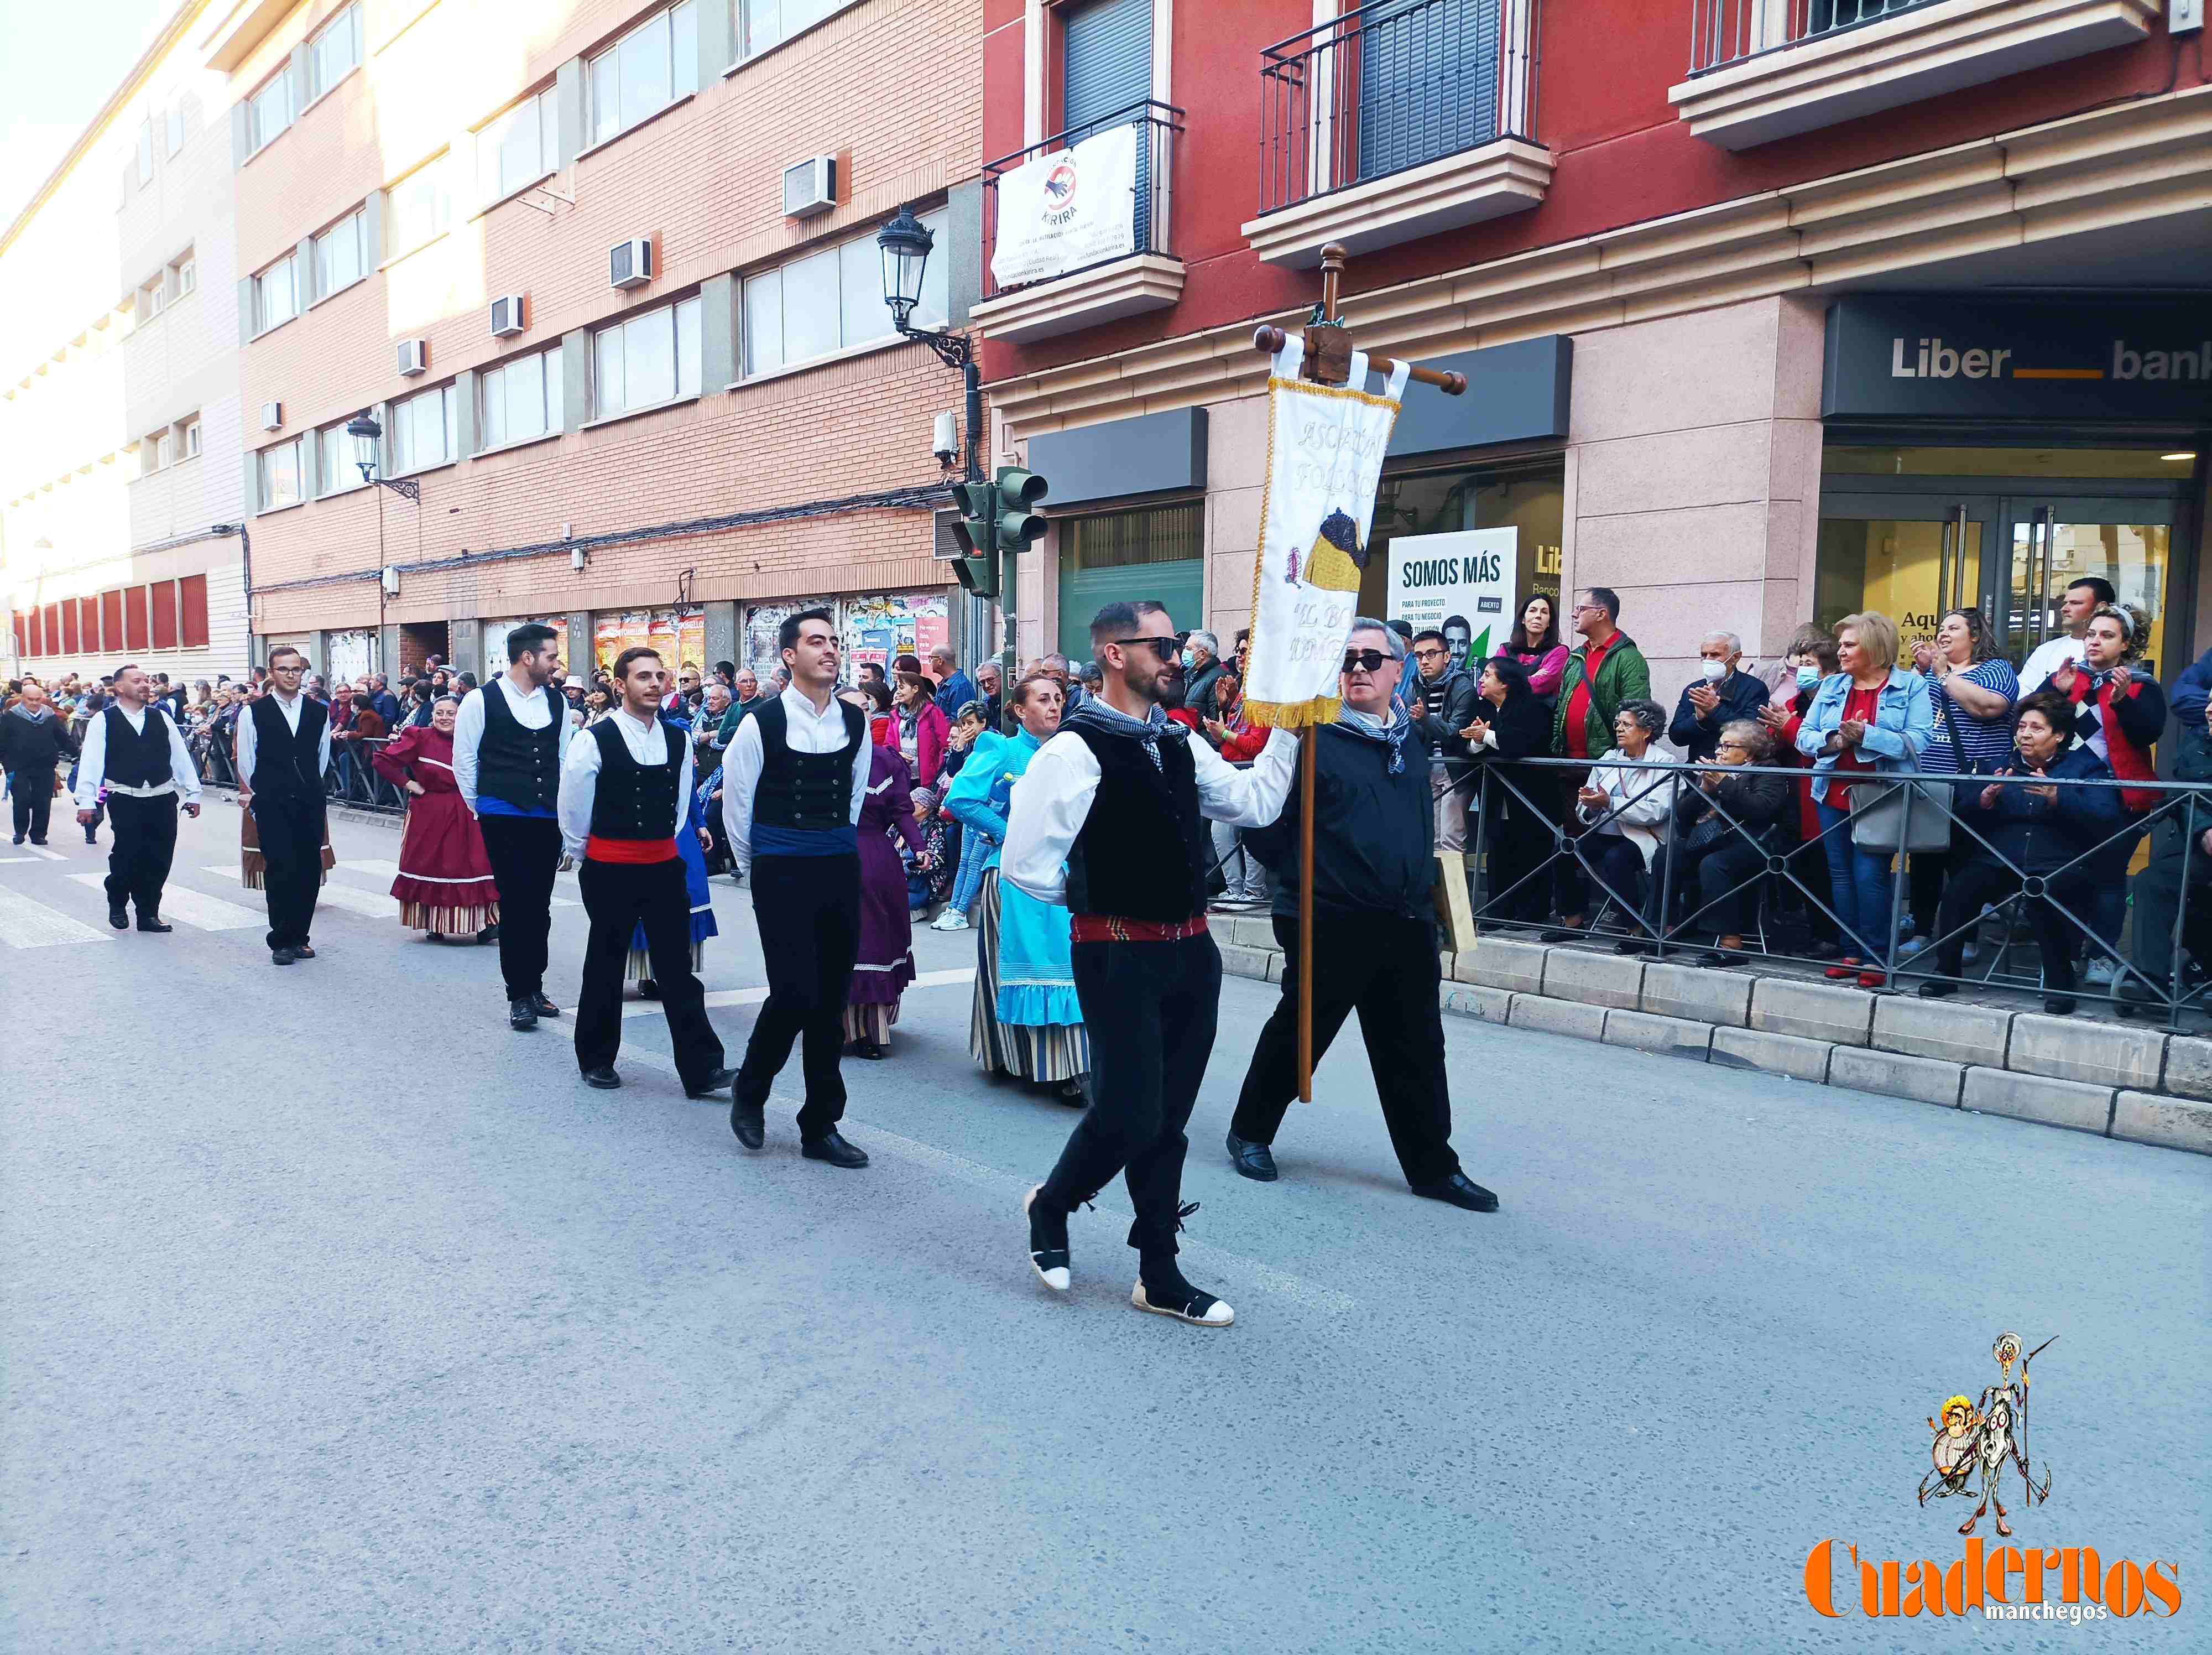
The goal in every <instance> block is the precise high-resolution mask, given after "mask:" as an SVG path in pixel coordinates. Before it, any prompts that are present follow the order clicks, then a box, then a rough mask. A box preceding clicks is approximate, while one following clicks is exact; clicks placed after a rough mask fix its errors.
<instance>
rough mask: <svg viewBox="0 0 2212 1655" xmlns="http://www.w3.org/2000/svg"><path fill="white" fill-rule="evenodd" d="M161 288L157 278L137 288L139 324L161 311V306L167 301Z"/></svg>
mask: <svg viewBox="0 0 2212 1655" xmlns="http://www.w3.org/2000/svg"><path fill="white" fill-rule="evenodd" d="M162 289H163V283H161V282H160V281H158V280H156V281H153V282H149V283H147V284H146V285H145V286H144V287H143V288H140V289H138V326H141V327H143V326H145V325H146V324H147V323H149V322H150V321H152V320H153V319H155V317H156V316H159V315H160V314H161V307H162V306H163V305H165V304H166V303H167V302H168V301H167V297H166V295H164V293H163V290H162Z"/></svg>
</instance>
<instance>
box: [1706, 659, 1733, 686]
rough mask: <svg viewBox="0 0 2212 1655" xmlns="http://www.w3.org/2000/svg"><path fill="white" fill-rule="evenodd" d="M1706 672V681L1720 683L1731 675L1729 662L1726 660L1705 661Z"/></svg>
mask: <svg viewBox="0 0 2212 1655" xmlns="http://www.w3.org/2000/svg"><path fill="white" fill-rule="evenodd" d="M1728 675H1729V669H1728V663H1727V662H1726V661H1724V660H1709V661H1707V662H1706V663H1705V682H1706V683H1708V684H1718V683H1719V682H1720V681H1721V680H1722V679H1723V678H1726V677H1727V676H1728Z"/></svg>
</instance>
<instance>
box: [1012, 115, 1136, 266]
mask: <svg viewBox="0 0 2212 1655" xmlns="http://www.w3.org/2000/svg"><path fill="white" fill-rule="evenodd" d="M1137 132H1138V128H1137V127H1136V126H1135V125H1123V126H1111V127H1109V128H1107V130H1106V131H1103V132H1100V133H1098V134H1097V136H1095V137H1087V138H1085V139H1084V140H1083V142H1082V143H1079V144H1077V145H1075V146H1074V147H1073V149H1060V150H1057V151H1055V152H1054V153H1053V154H1051V155H1039V156H1038V157H1037V158H1036V160H1035V161H1029V162H1027V163H1025V164H1024V165H1023V166H1020V167H1016V168H1015V169H1014V170H1013V171H1012V172H1011V173H1002V174H1000V179H999V189H998V197H999V237H998V245H997V246H995V247H994V248H993V249H992V253H991V279H992V280H993V281H994V282H995V283H998V285H999V286H1000V288H1011V287H1016V286H1018V285H1020V284H1021V283H1024V282H1042V281H1046V280H1048V279H1049V278H1051V277H1055V276H1065V275H1066V273H1067V272H1068V271H1074V270H1084V269H1086V268H1088V267H1089V266H1091V265H1103V264H1104V263H1105V262H1106V261H1107V260H1109V259H1126V258H1127V257H1128V255H1129V254H1130V253H1133V252H1135V251H1136V246H1137V205H1136V203H1137Z"/></svg>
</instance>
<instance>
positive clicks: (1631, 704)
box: [1544, 699, 1680, 942]
mask: <svg viewBox="0 0 2212 1655" xmlns="http://www.w3.org/2000/svg"><path fill="white" fill-rule="evenodd" d="M1666 727H1667V709H1665V708H1663V707H1662V706H1661V705H1660V704H1659V703H1657V702H1656V701H1646V700H1642V699H1638V700H1631V701H1624V702H1622V703H1620V712H1618V713H1616V714H1615V715H1613V747H1612V748H1611V749H1610V750H1609V751H1607V753H1606V755H1605V757H1604V758H1602V759H1601V760H1600V761H1599V762H1598V763H1597V764H1593V765H1591V766H1590V770H1589V776H1588V777H1587V778H1586V779H1585V780H1584V781H1583V785H1582V788H1581V789H1580V790H1579V791H1578V792H1577V794H1576V796H1575V819H1576V821H1577V822H1578V823H1580V824H1582V826H1583V829H1584V830H1585V831H1584V832H1583V834H1582V837H1579V838H1577V840H1576V841H1575V856H1576V859H1577V861H1580V862H1581V863H1582V865H1583V867H1586V868H1588V869H1589V871H1590V873H1593V874H1594V875H1595V876H1596V879H1597V882H1598V885H1599V888H1600V889H1601V890H1602V891H1604V892H1605V894H1606V902H1605V905H1604V907H1603V908H1601V910H1599V912H1598V916H1597V917H1596V918H1595V919H1594V920H1593V921H1591V922H1590V929H1591V930H1593V931H1599V930H1604V929H1607V925H1606V921H1607V917H1608V916H1609V913H1610V912H1611V911H1613V910H1618V909H1620V908H1636V907H1640V906H1642V904H1643V902H1644V879H1645V876H1646V874H1647V873H1648V872H1649V871H1650V867H1651V862H1652V859H1653V857H1654V856H1656V855H1657V854H1658V850H1659V836H1660V834H1661V833H1662V831H1664V829H1665V827H1666V824H1667V818H1668V815H1669V814H1670V813H1671V812H1672V811H1673V810H1674V788H1675V784H1674V778H1673V777H1672V776H1668V775H1667V774H1666V773H1665V771H1664V770H1662V769H1661V767H1662V766H1669V767H1671V766H1673V765H1675V764H1680V760H1679V759H1677V758H1675V757H1674V754H1672V753H1670V752H1668V751H1666V750H1665V749H1664V748H1661V747H1655V746H1653V745H1651V744H1652V742H1653V740H1654V739H1656V737H1657V736H1658V735H1659V733H1660V732H1661V731H1662V730H1664V729H1665V728H1666ZM1582 934H1583V933H1582V932H1580V931H1579V930H1577V929H1575V928H1571V927H1569V928H1562V929H1559V930H1553V931H1547V932H1545V933H1544V940H1545V941H1547V942H1565V941H1569V940H1572V939H1574V938H1577V937H1579V936H1581V935H1582Z"/></svg>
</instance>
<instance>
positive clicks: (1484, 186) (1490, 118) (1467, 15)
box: [1243, 0, 1552, 269]
mask: <svg viewBox="0 0 2212 1655" xmlns="http://www.w3.org/2000/svg"><path fill="white" fill-rule="evenodd" d="M1537 5H1538V0H1372V3H1370V4H1368V5H1364V6H1361V7H1358V9H1354V10H1351V11H1347V12H1345V13H1344V14H1343V15H1340V16H1337V17H1334V18H1331V19H1330V20H1329V21H1328V22H1325V23H1322V24H1319V25H1317V26H1316V27H1313V28H1310V29H1308V30H1306V31H1305V32H1304V33H1302V34H1294V35H1292V36H1291V38H1290V39H1289V40H1282V41H1279V42H1278V43H1276V44H1275V45H1273V46H1269V47H1267V50H1266V51H1265V52H1262V53H1261V63H1260V82H1261V125H1260V216H1258V217H1257V218H1255V219H1254V220H1253V221H1252V222H1250V223H1249V224H1246V225H1244V226H1243V233H1244V235H1245V238H1246V239H1247V240H1249V241H1250V242H1251V244H1252V246H1253V247H1254V249H1255V251H1256V252H1257V253H1259V254H1260V256H1261V258H1262V259H1266V260H1267V262H1268V263H1269V264H1273V265H1287V266H1291V267H1292V268H1300V269H1304V268H1310V267H1312V266H1314V265H1318V264H1319V263H1320V262H1321V250H1322V247H1323V246H1325V245H1326V244H1328V242H1331V241H1337V242H1341V243H1342V244H1343V245H1344V246H1346V248H1348V249H1349V250H1350V251H1352V252H1353V253H1364V252H1368V251H1370V250H1372V249H1374V248H1376V247H1387V246H1395V244H1397V243H1399V242H1401V241H1412V240H1417V239H1419V237H1421V236H1425V235H1433V234H1436V233H1437V232H1438V231H1440V230H1448V229H1455V228H1459V227H1460V226H1462V225H1466V224H1473V223H1477V222H1480V221H1481V220H1483V219H1486V218H1496V217H1498V216H1502V215H1504V214H1506V213H1514V212H1522V211H1526V210H1528V208H1531V207H1534V206H1535V205H1537V204H1539V203H1540V202H1541V201H1542V200H1543V198H1544V192H1545V191H1546V189H1547V187H1548V186H1550V183H1551V178H1552V157H1551V155H1550V152H1549V151H1547V150H1546V149H1544V148H1543V147H1542V146H1541V144H1539V143H1537V142H1536V119H1535V117H1536V78H1537V76H1536V67H1537V66H1536V41H1537V40H1538V32H1537V21H1538V19H1537V15H1536V12H1537Z"/></svg>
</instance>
